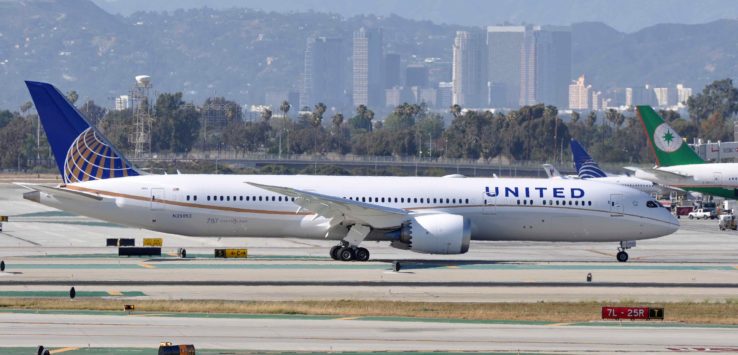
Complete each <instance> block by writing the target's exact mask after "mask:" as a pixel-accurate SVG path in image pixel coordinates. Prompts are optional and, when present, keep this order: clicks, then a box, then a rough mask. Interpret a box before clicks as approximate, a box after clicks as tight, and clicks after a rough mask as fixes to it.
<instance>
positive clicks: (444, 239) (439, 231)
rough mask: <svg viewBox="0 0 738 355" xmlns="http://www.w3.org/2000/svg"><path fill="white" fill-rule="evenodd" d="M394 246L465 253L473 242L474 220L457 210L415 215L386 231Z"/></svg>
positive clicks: (427, 252)
mask: <svg viewBox="0 0 738 355" xmlns="http://www.w3.org/2000/svg"><path fill="white" fill-rule="evenodd" d="M387 236H388V237H390V238H392V243H391V244H390V245H391V246H393V247H395V248H398V249H405V250H411V251H414V252H417V253H426V254H464V253H466V252H467V251H469V243H470V242H471V222H470V221H469V219H467V218H464V217H463V216H459V215H454V214H429V215H422V216H417V217H414V218H412V219H410V220H408V221H407V222H405V223H403V224H402V227H401V228H400V229H399V230H396V231H393V232H390V233H388V234H387Z"/></svg>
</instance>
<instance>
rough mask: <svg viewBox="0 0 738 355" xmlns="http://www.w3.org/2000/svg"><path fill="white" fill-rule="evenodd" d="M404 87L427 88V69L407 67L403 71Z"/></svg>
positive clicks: (416, 66)
mask: <svg viewBox="0 0 738 355" xmlns="http://www.w3.org/2000/svg"><path fill="white" fill-rule="evenodd" d="M405 86H407V87H413V86H417V87H421V88H427V87H428V68H427V67H425V66H424V65H409V66H408V67H407V68H406V69H405Z"/></svg>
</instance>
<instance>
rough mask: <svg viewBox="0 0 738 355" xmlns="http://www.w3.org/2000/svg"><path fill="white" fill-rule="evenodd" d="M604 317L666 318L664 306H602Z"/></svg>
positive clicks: (633, 318) (631, 318) (632, 318)
mask: <svg viewBox="0 0 738 355" xmlns="http://www.w3.org/2000/svg"><path fill="white" fill-rule="evenodd" d="M602 319H630V320H635V319H642V320H649V319H664V309H663V308H649V307H609V306H605V307H602Z"/></svg>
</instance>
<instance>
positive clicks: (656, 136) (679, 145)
mask: <svg viewBox="0 0 738 355" xmlns="http://www.w3.org/2000/svg"><path fill="white" fill-rule="evenodd" d="M636 114H637V116H638V118H639V119H640V120H641V123H643V127H644V128H645V130H646V137H647V138H648V144H649V145H650V146H651V149H653V151H654V153H655V154H656V164H658V165H659V166H672V165H687V164H703V163H705V161H704V160H702V158H700V156H699V155H697V153H695V152H694V150H692V148H690V147H689V144H687V143H686V142H685V141H684V140H683V139H682V137H680V136H679V133H677V132H676V131H675V130H674V129H673V128H671V126H669V124H668V123H666V122H664V120H663V119H662V118H661V117H660V116H659V114H657V113H656V111H654V110H653V108H651V106H638V107H637V109H636Z"/></svg>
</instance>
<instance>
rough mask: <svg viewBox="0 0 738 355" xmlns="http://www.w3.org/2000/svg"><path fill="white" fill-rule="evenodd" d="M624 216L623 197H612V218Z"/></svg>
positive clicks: (613, 195) (616, 195) (617, 195)
mask: <svg viewBox="0 0 738 355" xmlns="http://www.w3.org/2000/svg"><path fill="white" fill-rule="evenodd" d="M622 215H623V195H622V194H612V195H610V216H613V217H620V216H622Z"/></svg>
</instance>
